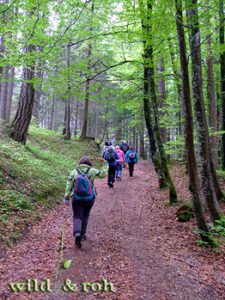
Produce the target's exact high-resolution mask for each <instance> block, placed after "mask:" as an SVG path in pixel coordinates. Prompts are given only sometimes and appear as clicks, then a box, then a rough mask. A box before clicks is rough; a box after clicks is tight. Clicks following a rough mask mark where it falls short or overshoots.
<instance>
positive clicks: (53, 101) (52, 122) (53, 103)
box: [49, 96, 56, 130]
mask: <svg viewBox="0 0 225 300" xmlns="http://www.w3.org/2000/svg"><path fill="white" fill-rule="evenodd" d="M55 100H56V99H55V96H53V99H52V108H51V120H50V126H49V129H50V130H52V129H53V128H54V127H53V124H54V114H55Z"/></svg>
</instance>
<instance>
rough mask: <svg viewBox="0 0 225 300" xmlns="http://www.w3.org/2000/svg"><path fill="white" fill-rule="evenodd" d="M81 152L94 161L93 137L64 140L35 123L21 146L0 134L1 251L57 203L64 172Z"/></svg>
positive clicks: (94, 146) (61, 191)
mask: <svg viewBox="0 0 225 300" xmlns="http://www.w3.org/2000/svg"><path fill="white" fill-rule="evenodd" d="M84 154H86V155H89V156H90V157H91V158H92V159H93V160H94V162H95V158H96V157H97V155H98V154H99V153H98V149H97V146H96V143H95V142H94V141H92V140H83V141H80V140H75V139H74V140H71V141H65V140H63V138H62V136H61V135H60V134H57V133H55V132H52V131H49V130H45V129H40V128H38V127H36V126H31V127H30V131H29V140H28V143H27V144H26V145H25V146H24V145H21V144H18V143H16V142H14V141H12V140H10V139H9V138H6V137H0V199H1V201H0V211H1V214H0V244H1V245H2V249H1V251H3V248H5V246H11V245H12V244H13V242H15V241H16V240H17V239H18V238H19V237H20V236H21V235H22V234H23V233H24V232H26V231H27V229H28V228H29V227H30V226H32V225H33V224H34V223H35V222H36V221H38V220H40V219H42V218H43V216H44V215H45V213H47V212H48V210H49V209H50V208H53V207H55V206H56V205H58V204H59V203H60V196H59V195H63V190H64V187H65V182H66V179H67V177H68V174H69V172H70V171H71V170H72V169H73V168H74V167H75V165H76V163H77V162H78V160H79V159H80V158H81V157H82V156H83V155H84ZM96 164H97V161H96ZM1 251H0V256H1Z"/></svg>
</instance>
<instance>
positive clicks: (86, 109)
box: [81, 78, 90, 139]
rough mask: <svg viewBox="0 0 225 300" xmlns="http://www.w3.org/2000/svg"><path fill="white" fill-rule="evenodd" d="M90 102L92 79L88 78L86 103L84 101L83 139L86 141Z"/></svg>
mask: <svg viewBox="0 0 225 300" xmlns="http://www.w3.org/2000/svg"><path fill="white" fill-rule="evenodd" d="M89 101H90V79H89V78H87V80H86V82H85V101H84V117H83V118H84V120H83V127H82V133H81V138H82V139H85V138H86V137H87V129H88V108H89Z"/></svg>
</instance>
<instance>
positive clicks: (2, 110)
mask: <svg viewBox="0 0 225 300" xmlns="http://www.w3.org/2000/svg"><path fill="white" fill-rule="evenodd" d="M2 80H3V82H2V84H1V107H0V118H1V119H2V121H3V122H4V123H6V119H7V99H8V85H9V83H8V81H9V67H4V68H3V76H2Z"/></svg>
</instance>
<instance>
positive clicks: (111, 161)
mask: <svg viewBox="0 0 225 300" xmlns="http://www.w3.org/2000/svg"><path fill="white" fill-rule="evenodd" d="M102 157H103V158H104V159H105V160H106V161H107V162H108V165H109V170H108V186H109V187H111V188H112V187H113V183H114V182H115V176H116V160H118V159H119V156H118V155H117V153H116V151H115V150H114V148H113V146H109V147H108V149H107V150H106V151H105V152H104V153H103V155H102Z"/></svg>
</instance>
